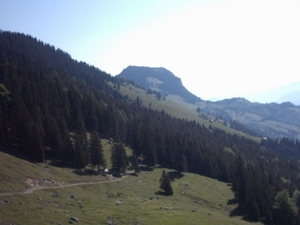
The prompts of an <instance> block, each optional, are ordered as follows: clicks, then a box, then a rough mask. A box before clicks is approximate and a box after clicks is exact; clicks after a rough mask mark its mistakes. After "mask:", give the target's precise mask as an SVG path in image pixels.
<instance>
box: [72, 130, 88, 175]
mask: <svg viewBox="0 0 300 225" xmlns="http://www.w3.org/2000/svg"><path fill="white" fill-rule="evenodd" d="M86 145H87V143H86V137H85V136H83V135H79V134H75V164H76V166H77V167H78V168H79V169H82V168H85V166H86V165H87V154H86V150H87V149H86V147H87V146H86Z"/></svg>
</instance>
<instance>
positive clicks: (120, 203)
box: [115, 201, 123, 205]
mask: <svg viewBox="0 0 300 225" xmlns="http://www.w3.org/2000/svg"><path fill="white" fill-rule="evenodd" d="M122 203H123V201H116V202H115V204H116V205H122Z"/></svg>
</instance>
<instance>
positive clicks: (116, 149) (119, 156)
mask: <svg viewBox="0 0 300 225" xmlns="http://www.w3.org/2000/svg"><path fill="white" fill-rule="evenodd" d="M111 164H112V170H113V171H116V172H125V170H126V167H127V166H128V165H129V164H128V159H127V155H126V152H125V148H124V146H123V144H122V143H116V144H114V146H113V147H112V152H111Z"/></svg>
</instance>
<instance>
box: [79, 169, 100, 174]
mask: <svg viewBox="0 0 300 225" xmlns="http://www.w3.org/2000/svg"><path fill="white" fill-rule="evenodd" d="M73 173H75V174H76V175H80V176H98V175H99V173H98V172H97V171H95V170H92V169H85V170H81V169H74V170H73Z"/></svg>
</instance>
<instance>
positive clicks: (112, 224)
mask: <svg viewBox="0 0 300 225" xmlns="http://www.w3.org/2000/svg"><path fill="white" fill-rule="evenodd" d="M107 223H108V225H117V223H116V222H115V221H114V219H113V218H111V217H107Z"/></svg>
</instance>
